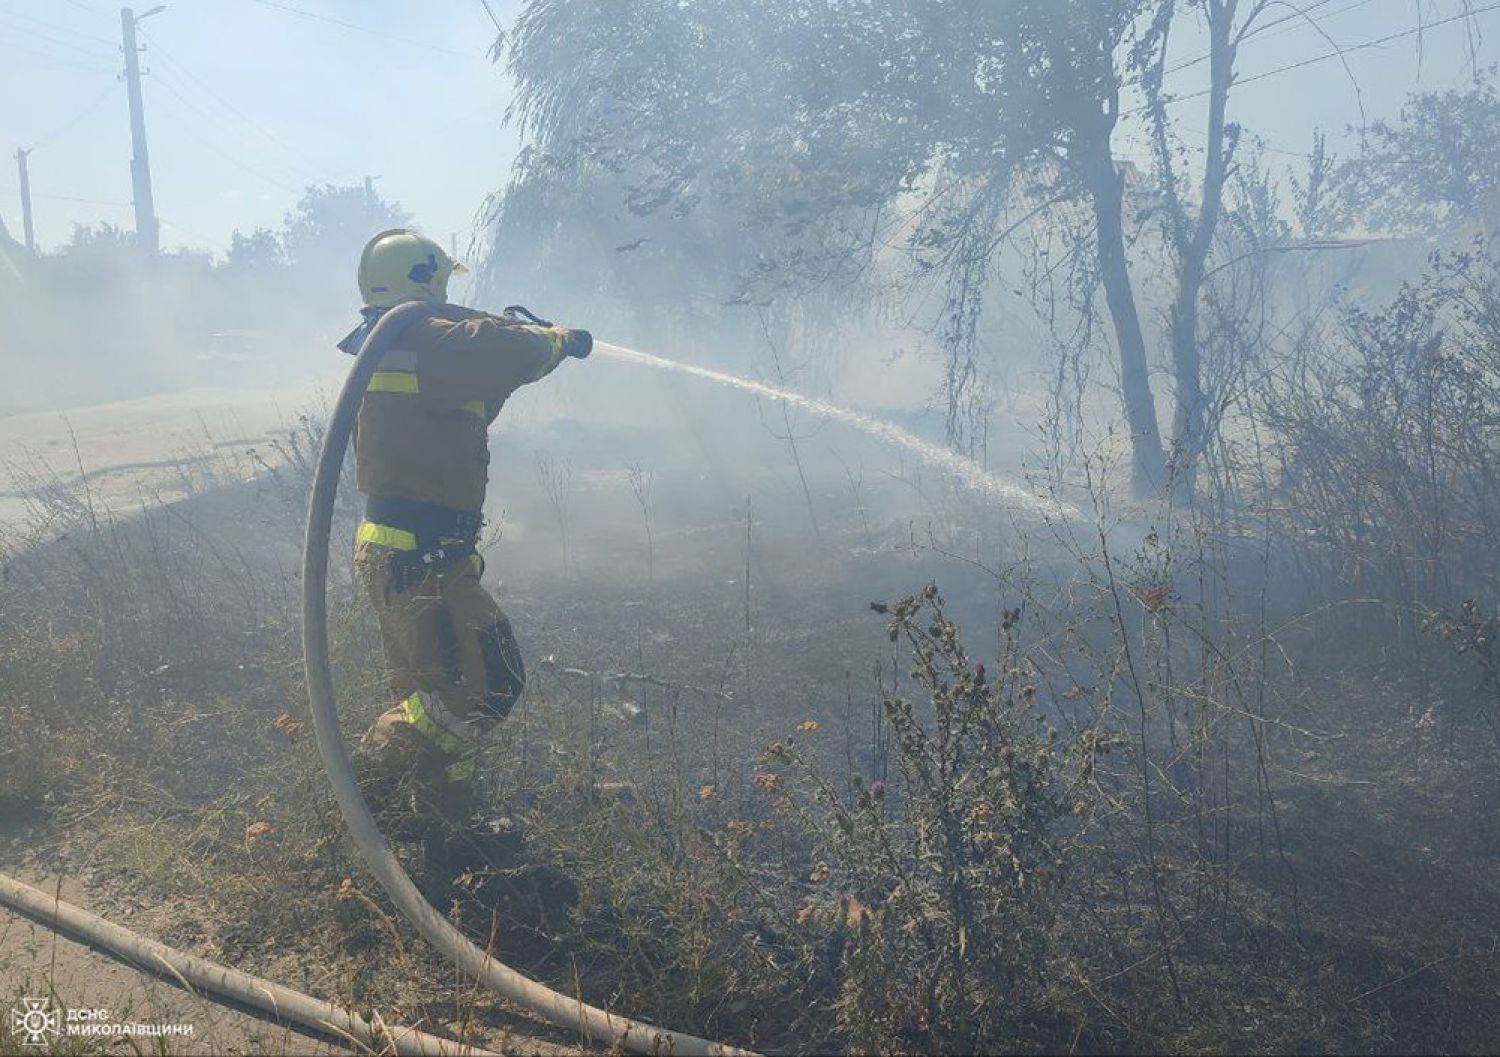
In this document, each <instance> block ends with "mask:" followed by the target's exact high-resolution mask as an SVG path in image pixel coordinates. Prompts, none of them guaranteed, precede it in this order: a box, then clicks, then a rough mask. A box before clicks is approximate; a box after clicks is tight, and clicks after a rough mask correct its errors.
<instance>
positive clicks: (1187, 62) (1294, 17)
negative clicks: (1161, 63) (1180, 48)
mask: <svg viewBox="0 0 1500 1057" xmlns="http://www.w3.org/2000/svg"><path fill="white" fill-rule="evenodd" d="M1332 2H1333V0H1317V2H1316V3H1314V4H1312V5H1311V6H1309V7H1304V8H1299V9H1297V10H1296V11H1294V12H1292V13H1291V14H1287V15H1282V16H1281V17H1280V18H1274V19H1272V20H1271V21H1269V22H1263V23H1261V24H1260V25H1258V26H1255V27H1254V28H1253V29H1251V30H1250V31H1249V32H1248V33H1246V34H1245V35H1244V37H1242V38H1241V40H1240V43H1242V44H1243V43H1244V42H1245V41H1249V40H1254V39H1255V38H1256V37H1259V36H1262V35H1263V34H1266V33H1270V34H1271V36H1273V37H1275V36H1280V35H1281V34H1282V33H1286V32H1288V31H1289V30H1290V29H1294V28H1296V27H1294V26H1291V27H1288V28H1287V29H1282V30H1281V31H1280V33H1273V32H1271V31H1272V30H1274V29H1276V28H1277V27H1278V26H1285V25H1286V24H1287V23H1289V22H1302V21H1303V20H1305V19H1306V18H1307V17H1308V16H1309V15H1311V14H1312V13H1313V12H1314V11H1316V10H1318V8H1320V7H1323V6H1325V5H1327V4H1330V3H1332ZM1375 2H1376V0H1354V2H1353V3H1351V4H1347V5H1345V6H1344V7H1340V8H1337V9H1336V10H1333V11H1329V12H1327V13H1326V14H1325V15H1324V16H1323V17H1324V18H1334V17H1336V16H1338V15H1342V14H1343V13H1344V12H1346V11H1353V10H1354V9H1355V8H1358V7H1366V6H1368V5H1369V4H1373V3H1375ZM1212 57H1213V52H1212V51H1205V52H1202V53H1200V54H1198V55H1194V56H1192V57H1191V58H1188V59H1183V60H1182V61H1181V62H1179V63H1177V64H1176V65H1175V66H1168V67H1167V68H1166V70H1164V71H1163V72H1164V73H1165V74H1174V73H1177V72H1178V71H1179V70H1186V69H1188V68H1189V67H1192V66H1197V65H1198V64H1199V63H1201V62H1205V61H1207V60H1208V59H1210V58H1212Z"/></svg>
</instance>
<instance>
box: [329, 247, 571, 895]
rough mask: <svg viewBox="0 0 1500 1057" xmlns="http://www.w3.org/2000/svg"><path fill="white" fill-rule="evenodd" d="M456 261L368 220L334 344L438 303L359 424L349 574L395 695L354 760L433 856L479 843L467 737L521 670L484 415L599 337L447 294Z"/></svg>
mask: <svg viewBox="0 0 1500 1057" xmlns="http://www.w3.org/2000/svg"><path fill="white" fill-rule="evenodd" d="M462 267H463V266H462V265H460V264H458V263H456V262H455V261H454V260H453V259H452V258H451V257H450V256H449V255H448V254H447V253H446V252H445V251H444V250H443V248H442V247H441V246H440V245H438V244H437V243H436V242H434V241H433V240H431V239H428V238H425V237H423V236H422V235H419V234H417V233H415V232H412V231H407V230H404V229H395V230H391V231H383V232H381V233H380V234H379V235H376V236H375V237H374V238H373V239H371V240H370V242H369V244H368V245H366V246H365V250H364V253H363V255H362V256H361V258H360V262H359V288H360V293H361V294H362V295H363V297H364V305H365V307H364V310H363V312H362V315H363V317H364V319H363V322H362V323H361V325H360V326H359V327H358V328H356V329H355V330H354V332H352V333H351V334H350V335H349V336H348V337H346V338H345V339H344V340H343V341H342V342H341V343H340V345H339V347H340V348H341V349H342V350H343V351H345V352H349V353H357V352H358V351H359V348H360V346H361V344H362V343H363V341H364V338H365V336H366V335H367V334H368V333H369V330H370V328H371V327H373V326H374V325H375V324H376V323H377V322H378V321H379V319H380V317H381V316H382V315H383V314H384V313H385V312H386V311H387V310H389V309H391V308H394V307H395V306H397V305H399V304H402V303H404V302H407V301H413V300H418V301H425V302H429V303H430V304H431V305H432V306H433V312H432V315H431V316H430V317H427V318H419V319H418V320H416V321H415V322H413V323H411V324H409V325H408V326H406V327H405V328H404V330H403V331H402V332H401V333H400V334H398V335H397V336H396V337H395V340H394V342H393V343H392V345H391V346H390V349H389V351H388V352H387V353H385V355H384V356H383V358H382V360H381V362H380V363H379V365H378V367H377V370H376V372H375V374H374V375H373V376H372V377H371V379H370V384H369V388H368V390H367V392H366V395H365V398H364V402H363V404H362V405H361V407H360V411H359V419H358V423H357V425H356V427H355V440H354V460H355V472H356V480H357V484H358V488H359V491H360V492H361V493H363V494H364V495H365V497H366V505H365V517H364V520H363V522H362V523H361V524H360V526H359V530H358V534H357V536H356V539H355V545H354V548H355V549H354V567H355V574H356V578H357V579H358V581H359V583H360V585H361V589H362V590H363V592H364V593H365V594H366V595H367V596H368V597H369V600H370V603H371V604H372V605H373V606H374V609H375V613H376V616H377V618H378V622H379V626H380V637H381V641H382V644H383V646H384V649H385V658H386V666H387V670H388V677H389V681H390V687H391V691H392V694H393V696H394V698H395V705H394V706H393V707H392V708H390V709H389V710H388V711H386V712H385V713H383V714H382V715H381V716H379V717H378V718H377V719H376V720H375V722H374V724H373V725H372V726H371V727H370V729H369V730H368V731H367V732H366V733H365V735H364V737H363V738H362V739H361V741H360V744H359V747H358V749H357V750H356V752H355V763H356V771H357V774H358V775H359V778H360V782H361V786H362V788H363V789H364V791H365V795H366V799H367V800H368V801H369V802H370V803H371V805H372V806H373V807H374V808H375V809H376V811H377V814H379V815H381V816H382V819H383V821H384V822H385V823H386V825H387V826H390V825H391V824H392V823H395V824H396V825H397V826H398V831H397V834H396V835H398V836H402V837H406V838H414V839H419V840H421V841H422V842H423V845H424V848H425V850H426V854H427V861H428V865H429V867H431V868H433V869H434V870H436V871H439V872H443V871H444V866H445V864H448V865H451V864H452V862H453V860H454V857H455V853H456V851H457V852H458V853H459V854H461V850H459V849H458V848H456V845H459V846H461V845H462V844H464V843H468V844H470V845H472V841H473V833H474V830H472V829H471V828H469V823H470V821H471V819H470V816H471V814H472V813H473V810H474V806H475V796H474V751H475V746H476V742H477V741H478V739H479V738H480V737H481V736H482V735H483V734H484V732H485V731H487V730H488V729H489V728H491V727H492V726H493V725H494V724H496V723H497V722H499V721H500V720H502V719H504V718H505V717H506V716H507V715H508V714H509V713H510V711H511V709H513V708H514V707H515V705H516V701H517V699H518V698H519V697H520V696H521V691H522V689H523V688H524V686H525V684H526V674H525V668H524V666H523V664H522V662H521V652H520V649H519V648H518V646H517V644H516V637H515V633H514V631H513V630H512V628H511V624H510V621H509V620H508V619H507V618H506V616H505V614H504V613H503V612H501V610H500V608H499V606H497V605H496V604H495V601H494V599H493V598H491V597H490V595H489V593H488V592H487V591H486V590H485V589H484V587H483V586H481V584H480V575H481V574H482V572H483V570H484V561H483V559H481V558H480V556H479V554H478V553H477V551H476V547H477V544H478V538H479V532H480V528H481V525H482V522H483V515H482V513H481V509H482V507H483V505H484V494H485V486H486V484H487V480H488V463H489V444H488V436H487V433H488V428H489V425H490V423H492V422H494V421H495V417H496V416H497V415H498V414H499V413H500V409H501V408H502V407H503V406H504V404H505V401H506V398H508V397H509V396H510V395H511V393H513V392H515V391H516V390H517V389H519V388H520V387H521V386H523V385H527V384H529V383H531V382H536V381H540V380H541V379H543V378H545V377H546V376H547V375H549V374H551V373H552V371H554V370H555V369H556V368H557V366H558V364H560V363H561V362H562V361H563V360H564V359H566V358H568V357H570V356H571V357H576V358H578V359H583V358H585V357H587V356H588V354H589V352H590V351H591V350H592V348H593V338H592V337H591V336H590V335H589V332H588V331H586V330H573V329H569V328H565V327H558V326H552V325H551V324H544V323H543V322H542V321H540V320H536V319H535V317H533V316H530V315H529V313H528V314H526V316H525V319H524V320H523V319H522V318H521V316H519V315H517V314H516V312H517V310H511V309H508V310H507V311H506V314H504V315H502V316H495V315H491V314H488V313H485V312H479V311H476V310H473V309H468V308H463V307H460V306H456V305H450V304H448V300H447V286H448V279H449V277H450V276H452V275H453V274H454V273H455V272H458V271H461V270H462ZM520 311H522V312H524V310H520ZM449 876H451V873H450V874H449Z"/></svg>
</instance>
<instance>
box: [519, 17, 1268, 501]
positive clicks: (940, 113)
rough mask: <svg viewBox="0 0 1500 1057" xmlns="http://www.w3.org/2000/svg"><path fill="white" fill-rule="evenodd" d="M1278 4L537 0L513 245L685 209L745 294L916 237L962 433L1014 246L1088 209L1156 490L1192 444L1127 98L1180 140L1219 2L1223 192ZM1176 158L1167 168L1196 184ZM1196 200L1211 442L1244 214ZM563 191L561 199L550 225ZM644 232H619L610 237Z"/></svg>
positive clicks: (1140, 476)
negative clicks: (1209, 296)
mask: <svg viewBox="0 0 1500 1057" xmlns="http://www.w3.org/2000/svg"><path fill="white" fill-rule="evenodd" d="M1266 6H1267V2H1266V0H1254V2H1253V3H1248V2H1247V3H1246V5H1245V6H1244V9H1242V6H1241V3H1240V2H1239V0H1180V2H1179V0H991V2H988V3H984V4H974V3H967V2H953V3H934V2H931V0H764V2H762V3H758V4H754V5H749V4H743V3H734V2H730V0H698V2H682V0H530V2H529V3H528V4H527V5H526V7H525V9H524V11H523V13H522V15H521V17H520V19H519V21H518V23H517V27H516V32H515V33H514V34H513V36H512V37H511V40H510V48H509V52H508V54H509V65H510V70H511V73H512V75H513V77H514V79H515V82H516V85H517V92H518V94H517V102H516V104H515V108H514V111H513V113H514V116H515V117H516V118H517V119H518V120H519V122H520V123H521V125H522V128H523V130H524V132H525V134H526V136H527V139H528V144H529V146H528V149H527V152H526V154H525V155H524V157H523V160H522V164H521V166H520V167H519V169H518V173H517V177H516V179H515V181H514V182H513V184H512V185H511V187H510V189H509V190H508V191H507V193H506V194H505V195H503V196H502V197H501V199H500V208H499V212H498V217H499V219H498V222H497V226H496V231H497V233H498V236H499V238H498V243H497V245H496V257H498V258H506V259H508V258H510V257H513V256H514V254H515V252H516V251H518V250H521V249H522V243H523V240H525V239H530V241H531V245H532V246H534V244H535V242H536V239H537V237H538V234H539V233H538V230H537V226H538V223H542V224H544V225H545V224H557V223H560V222H565V223H567V224H569V225H571V226H573V227H576V226H577V225H579V224H581V223H594V222H595V221H593V220H584V219H583V218H581V217H579V216H577V215H574V216H572V217H571V218H569V219H566V220H565V221H564V220H561V219H560V213H565V212H566V211H569V210H571V211H574V213H578V212H582V213H589V212H592V213H593V214H596V215H597V214H611V213H618V214H621V215H623V216H624V217H625V218H626V219H627V220H628V219H630V218H640V219H643V220H645V219H650V220H652V221H659V220H660V218H662V217H668V218H671V219H672V220H673V221H674V222H676V228H675V230H677V231H679V232H680V233H682V238H680V239H679V241H678V243H677V244H676V245H675V246H674V247H673V250H674V252H676V253H678V254H680V259H679V260H678V262H677V263H676V265H675V266H676V267H678V268H680V269H681V270H682V273H683V281H684V282H686V283H692V282H694V281H696V279H697V277H698V276H699V275H700V274H701V272H702V270H703V269H704V268H707V269H710V270H714V269H725V268H727V269H728V270H730V271H732V272H733V273H734V275H735V276H736V279H737V281H738V282H740V283H741V284H742V286H743V288H744V289H745V290H755V289H760V290H764V289H765V288H766V287H768V286H779V287H782V288H788V287H790V288H798V289H806V288H808V287H812V286H818V285H826V284H829V283H838V282H842V281H852V280H855V279H857V278H859V277H860V276H864V275H867V274H868V272H869V271H870V269H871V267H872V263H873V262H874V260H875V259H876V258H877V256H878V255H879V254H880V253H881V252H882V251H883V250H885V249H887V248H888V247H889V245H890V243H891V241H892V239H893V238H896V239H899V240H900V241H901V247H900V248H901V249H902V250H903V251H904V252H905V253H906V254H907V255H908V257H909V259H910V261H911V264H912V267H911V268H910V269H909V272H908V275H909V276H911V277H913V278H914V279H920V280H923V281H931V280H932V279H933V278H934V277H935V278H936V280H937V281H938V282H939V283H941V284H942V289H943V295H944V296H943V297H942V298H941V299H940V300H941V303H942V306H943V307H942V311H941V313H940V315H939V316H938V317H937V318H935V319H934V320H932V323H931V326H932V330H933V331H934V334H935V336H936V337H937V338H938V339H939V340H940V342H941V344H942V346H943V348H944V349H945V351H946V354H947V356H948V361H949V371H948V378H949V386H948V392H947V399H948V403H949V410H950V415H949V421H950V441H952V440H954V439H955V437H954V433H955V428H954V427H955V423H956V421H957V418H958V416H957V410H958V409H959V408H961V407H962V406H963V403H964V401H965V400H966V399H967V398H969V397H971V396H972V393H973V386H974V385H975V384H976V381H975V379H976V377H977V371H976V369H975V363H976V353H975V347H976V343H977V341H978V336H977V320H978V318H979V313H980V310H981V308H982V307H983V304H984V302H985V299H986V297H987V296H988V295H989V294H990V292H991V291H992V290H993V289H994V288H995V285H996V284H995V282H994V278H995V277H994V275H993V274H992V272H993V270H994V268H995V266H996V260H997V253H998V251H999V249H1000V247H1001V246H1002V245H1004V243H1005V242H1006V240H1007V239H1009V238H1011V237H1013V236H1015V235H1016V234H1017V233H1018V232H1024V231H1026V230H1027V229H1028V228H1033V229H1034V228H1035V226H1036V225H1039V224H1042V225H1045V224H1047V223H1049V222H1050V221H1052V220H1053V219H1055V218H1059V217H1062V216H1063V215H1064V214H1066V215H1067V216H1068V217H1069V218H1077V217H1080V216H1081V217H1082V218H1083V219H1084V220H1085V221H1086V223H1085V224H1083V225H1082V230H1083V231H1084V232H1085V235H1084V237H1083V238H1082V239H1081V241H1080V245H1079V247H1078V249H1079V251H1080V252H1081V253H1083V254H1084V255H1085V256H1086V257H1087V263H1088V264H1089V266H1090V270H1091V274H1092V276H1093V281H1094V283H1096V284H1097V289H1100V290H1102V301H1103V304H1104V311H1105V312H1106V314H1107V316H1108V319H1109V322H1110V324H1111V326H1110V330H1111V332H1112V335H1113V339H1114V340H1113V348H1114V354H1115V358H1116V362H1117V367H1118V374H1119V380H1120V395H1121V406H1122V413H1123V417H1124V419H1125V422H1126V425H1127V427H1128V430H1129V435H1130V438H1131V446H1132V453H1133V458H1132V471H1133V472H1132V477H1133V481H1134V484H1135V486H1136V488H1137V490H1138V491H1140V492H1143V493H1145V492H1154V491H1156V490H1158V489H1159V488H1160V487H1161V486H1162V485H1163V484H1164V483H1165V480H1166V478H1167V476H1168V472H1169V471H1168V463H1169V459H1168V453H1167V450H1166V447H1165V445H1164V444H1163V440H1162V433H1161V429H1160V427H1159V424H1158V421H1157V412H1156V401H1155V399H1154V397H1153V393H1152V386H1151V376H1150V360H1151V357H1150V355H1149V350H1148V346H1147V341H1146V336H1145V332H1144V330H1143V327H1142V323H1141V314H1142V310H1141V307H1140V299H1139V294H1138V283H1137V281H1136V280H1135V278H1134V277H1133V276H1132V271H1131V262H1130V260H1129V253H1128V249H1127V236H1126V231H1127V224H1128V223H1129V221H1130V219H1131V217H1130V211H1129V207H1128V201H1127V189H1126V180H1125V175H1124V172H1123V170H1122V168H1121V167H1120V166H1119V165H1118V164H1117V163H1116V159H1115V151H1114V138H1115V134H1116V131H1117V129H1118V126H1119V124H1120V121H1121V119H1122V116H1123V114H1122V103H1121V97H1122V95H1123V94H1124V93H1125V92H1126V91H1127V89H1128V88H1129V87H1130V86H1131V85H1132V84H1134V83H1144V84H1146V86H1147V88H1148V90H1150V91H1151V92H1152V94H1151V96H1150V100H1151V104H1152V106H1153V107H1154V108H1156V109H1155V110H1154V111H1153V113H1154V114H1156V115H1157V118H1158V125H1159V128H1160V130H1161V133H1162V137H1164V136H1165V134H1166V133H1165V129H1166V118H1165V109H1164V107H1165V104H1166V102H1167V99H1166V96H1165V93H1164V91H1163V89H1162V79H1161V76H1160V75H1161V72H1162V67H1163V63H1164V55H1165V47H1166V45H1165V42H1166V40H1167V37H1168V31H1169V30H1170V28H1171V26H1172V25H1173V23H1174V20H1175V19H1176V18H1177V17H1178V15H1179V13H1180V11H1179V9H1182V10H1186V11H1191V12H1193V13H1195V14H1201V15H1203V16H1204V17H1205V18H1206V19H1207V21H1208V24H1209V26H1210V29H1211V36H1212V39H1213V44H1214V59H1213V65H1212V77H1211V80H1212V89H1211V98H1210V115H1211V118H1213V121H1212V122H1211V123H1213V124H1214V127H1215V128H1217V129H1218V133H1217V136H1218V144H1217V146H1216V147H1214V148H1213V149H1212V155H1213V158H1214V159H1215V160H1214V161H1213V162H1211V165H1210V169H1211V171H1210V174H1209V177H1210V182H1209V183H1208V184H1205V189H1206V190H1209V189H1212V187H1214V186H1216V187H1217V188H1218V192H1216V193H1221V192H1222V185H1223V184H1222V177H1223V173H1224V171H1225V170H1227V167H1228V164H1229V158H1230V156H1231V154H1232V151H1233V140H1234V138H1233V134H1232V128H1231V127H1230V126H1229V125H1228V124H1227V123H1226V122H1225V120H1224V117H1223V112H1224V102H1225V100H1226V99H1227V95H1228V92H1229V88H1230V85H1231V84H1232V81H1233V61H1234V47H1235V45H1236V44H1237V42H1238V40H1239V39H1241V38H1242V37H1243V36H1244V35H1245V34H1246V33H1247V32H1248V31H1249V27H1250V25H1251V24H1252V23H1253V21H1254V19H1255V17H1256V16H1258V15H1259V14H1260V13H1261V11H1263V10H1264V9H1265V8H1266ZM1153 75H1154V76H1153ZM1162 142H1165V140H1164V138H1163V139H1162ZM1163 160H1164V161H1165V162H1166V164H1167V165H1168V169H1167V170H1166V172H1165V173H1164V176H1165V177H1166V178H1168V179H1170V180H1172V181H1174V182H1180V180H1181V179H1183V177H1182V176H1181V175H1179V174H1177V173H1175V171H1173V170H1172V169H1171V168H1170V165H1171V160H1170V158H1168V157H1166V155H1165V154H1164V155H1163ZM1169 190H1173V191H1175V183H1174V184H1173V186H1171V187H1169ZM1185 201H1186V199H1185V197H1184V196H1182V195H1180V194H1178V195H1176V196H1175V197H1174V198H1173V199H1172V203H1173V206H1174V213H1173V216H1174V221H1173V223H1174V231H1173V243H1174V245H1175V246H1176V250H1177V253H1176V259H1177V270H1178V273H1179V275H1180V276H1181V277H1182V278H1183V282H1182V283H1181V284H1179V287H1180V296H1179V297H1178V299H1177V308H1176V314H1175V316H1174V319H1175V320H1176V323H1175V329H1176V331H1177V337H1174V341H1173V356H1174V360H1175V362H1176V363H1177V364H1178V365H1179V368H1180V369H1179V370H1178V372H1177V375H1176V392H1177V394H1178V396H1179V399H1186V400H1187V401H1188V405H1189V406H1188V407H1187V409H1186V410H1184V409H1182V408H1179V414H1178V415H1177V416H1176V418H1177V422H1178V425H1179V428H1180V429H1181V430H1183V431H1184V433H1194V432H1195V431H1201V426H1200V423H1201V421H1202V415H1201V407H1200V405H1201V402H1202V394H1201V392H1199V390H1198V388H1197V386H1196V385H1195V384H1194V383H1195V379H1194V378H1193V377H1191V376H1190V375H1191V370H1190V369H1191V366H1192V363H1193V355H1194V354H1195V351H1196V348H1195V345H1194V343H1193V341H1192V340H1191V339H1192V338H1193V335H1194V331H1195V327H1196V319H1195V315H1194V313H1193V312H1192V311H1191V309H1192V307H1193V306H1194V305H1195V304H1196V300H1197V297H1198V296H1199V294H1200V292H1201V288H1202V285H1203V282H1204V279H1205V275H1206V274H1207V268H1206V262H1207V257H1208V253H1209V251H1210V250H1211V249H1212V246H1213V236H1214V229H1215V226H1216V224H1217V220H1218V215H1217V208H1216V207H1208V208H1204V209H1203V210H1202V211H1201V212H1199V213H1196V214H1194V211H1193V210H1191V209H1190V208H1189V207H1188V206H1186V205H1185V204H1184V202H1185ZM541 202H548V203H550V204H551V206H552V207H553V209H552V211H550V212H547V213H546V219H544V220H542V221H540V222H539V221H538V219H537V218H538V210H537V206H538V203H541ZM659 228H660V225H659V224H658V225H657V227H656V228H653V230H659ZM624 231H625V228H624V227H611V230H610V237H611V238H619V237H622V232H624ZM893 233H894V234H893ZM623 244H628V242H625V243H623ZM1205 247H1206V248H1205ZM527 248H528V249H529V248H531V247H530V246H528V247H527ZM630 266H631V267H634V266H635V262H631V265H630ZM666 266H667V267H673V266H674V265H673V264H672V263H671V262H667V264H666ZM1094 288H1095V287H1094V286H1088V287H1087V290H1088V291H1089V292H1087V293H1086V298H1087V299H1092V296H1093V294H1092V292H1091V291H1092V290H1093V289H1094ZM1079 307H1086V308H1087V309H1088V310H1090V311H1091V310H1092V308H1091V306H1079ZM1187 439H1188V440H1189V441H1190V442H1191V443H1187V444H1184V445H1181V446H1180V447H1181V449H1182V450H1183V451H1184V452H1186V453H1188V455H1189V457H1191V455H1192V453H1193V452H1196V451H1197V450H1198V448H1199V447H1200V444H1199V443H1198V438H1197V437H1196V436H1194V437H1189V438H1187Z"/></svg>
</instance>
